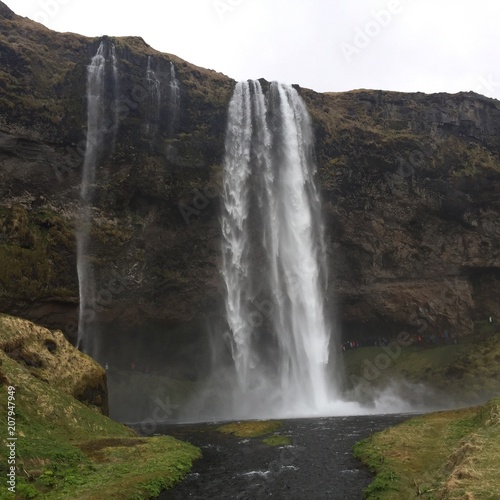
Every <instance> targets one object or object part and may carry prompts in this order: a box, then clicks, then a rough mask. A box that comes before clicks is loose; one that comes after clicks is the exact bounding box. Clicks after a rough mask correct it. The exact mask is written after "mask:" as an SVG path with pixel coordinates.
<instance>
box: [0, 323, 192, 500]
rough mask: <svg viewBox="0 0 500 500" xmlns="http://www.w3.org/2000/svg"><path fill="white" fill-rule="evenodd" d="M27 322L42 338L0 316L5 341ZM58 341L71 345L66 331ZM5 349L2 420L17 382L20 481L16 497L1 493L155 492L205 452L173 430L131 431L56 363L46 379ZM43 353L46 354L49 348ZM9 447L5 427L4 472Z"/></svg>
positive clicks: (0, 458) (0, 377)
mask: <svg viewBox="0 0 500 500" xmlns="http://www.w3.org/2000/svg"><path fill="white" fill-rule="evenodd" d="M13 325H14V326H17V328H16V327H13ZM22 327H24V328H25V329H26V330H30V331H32V336H33V337H35V338H37V334H36V329H37V328H38V327H36V326H35V325H32V324H31V323H29V322H24V321H21V320H15V319H13V318H10V317H5V316H2V317H0V339H1V341H2V344H3V345H8V344H9V337H11V339H12V341H11V345H12V343H13V342H14V343H15V342H16V339H19V338H20V337H22V336H23V335H22V334H23V332H22ZM40 335H41V334H38V337H39V336H40ZM56 340H57V342H58V345H59V347H58V349H59V350H65V351H68V352H69V351H71V349H72V348H71V346H69V345H65V346H64V347H62V345H61V344H62V342H64V339H63V338H62V335H61V336H60V338H59V337H58V338H57V339H56ZM34 345H35V343H34V344H32V345H31V349H32V350H31V352H32V353H33V352H34V351H33V346H34ZM51 348H52V347H51ZM46 350H47V351H48V353H49V354H48V355H52V354H51V353H50V351H49V350H48V349H46ZM7 351H8V354H7V353H6V352H5V351H4V350H3V349H2V350H0V401H1V405H0V408H1V410H0V418H1V419H2V421H3V422H6V421H7V417H6V410H7V398H8V389H9V387H14V388H15V419H16V422H15V424H16V425H15V434H16V437H17V438H18V439H17V441H16V477H17V485H16V496H15V495H13V494H12V493H9V492H8V491H7V490H6V488H4V487H2V489H1V490H0V498H2V499H3V498H6V499H7V498H19V499H24V498H48V499H50V498H54V499H71V500H73V499H76V498H78V499H95V500H97V499H103V500H104V499H110V498H115V499H142V498H152V497H154V496H157V495H158V494H159V493H160V491H161V490H162V489H164V488H168V487H169V486H172V485H173V484H175V483H176V482H178V481H179V480H181V479H182V478H183V476H184V475H185V474H186V473H187V471H188V470H189V469H190V467H191V463H192V461H193V460H194V459H196V458H198V457H199V456H200V452H199V450H198V449H197V448H195V447H194V446H191V445H189V444H186V443H182V442H180V441H177V440H175V439H173V438H171V437H168V436H162V437H154V438H140V437H137V436H136V434H135V433H134V432H133V431H132V430H131V429H129V428H127V427H125V426H124V425H122V424H118V423H116V422H114V421H112V420H110V419H108V418H107V417H105V416H103V415H102V414H101V413H100V412H99V411H98V410H97V409H96V408H95V407H93V406H89V405H86V404H83V403H81V402H79V401H77V400H76V399H75V398H74V397H73V396H71V395H70V394H69V393H68V392H71V391H68V389H67V386H68V381H67V380H65V378H64V376H62V375H60V374H61V373H62V372H61V370H62V369H63V368H62V367H58V368H57V369H56V368H55V367H54V371H53V373H52V374H51V375H50V376H49V375H48V374H47V379H49V378H50V380H48V381H47V380H44V378H43V377H41V376H37V373H36V372H34V371H33V369H34V367H33V366H31V365H32V363H31V358H26V357H25V358H24V359H22V358H19V357H18V356H17V355H14V356H13V355H12V353H13V351H11V350H10V351H9V349H7ZM23 352H28V350H27V349H26V350H25V351H23ZM73 354H74V357H75V359H76V358H78V357H83V358H85V360H86V362H87V363H88V364H89V365H91V364H92V363H93V362H92V360H90V358H87V357H86V356H84V355H83V354H80V353H78V352H77V351H76V350H74V353H73ZM54 355H56V354H54ZM39 356H40V359H41V360H43V359H44V357H45V356H46V353H40V354H39ZM13 358H16V359H13ZM73 362H74V364H75V366H84V365H83V364H82V363H80V365H78V363H77V361H73ZM98 368H99V367H97V368H96V369H98ZM67 369H68V370H70V367H67ZM57 370H59V371H57ZM77 375H78V374H77V373H75V377H76V376H77ZM6 445H7V434H6V432H5V427H4V432H3V433H2V436H1V451H0V474H1V476H2V477H4V478H5V477H6V474H7V472H8V469H7V467H8V464H7V454H8V452H9V450H8V448H7V446H6Z"/></svg>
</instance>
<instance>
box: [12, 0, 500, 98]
mask: <svg viewBox="0 0 500 500" xmlns="http://www.w3.org/2000/svg"><path fill="white" fill-rule="evenodd" d="M3 1H4V2H5V3H6V4H7V5H8V6H9V7H10V8H11V9H12V10H13V11H14V12H16V13H17V14H20V15H23V16H26V17H29V18H31V19H34V20H37V21H40V22H42V23H43V24H45V25H46V26H47V27H49V28H51V29H54V30H57V31H71V32H76V33H81V34H83V35H88V36H99V35H104V34H107V35H115V36H119V35H137V36H141V37H142V38H144V40H145V41H146V42H147V43H148V44H149V45H151V46H152V47H154V48H155V49H157V50H160V51H162V52H168V53H171V54H175V55H177V56H179V57H181V58H183V59H185V60H187V61H189V62H191V63H194V64H197V65H199V66H203V67H205V68H210V69H214V70H217V71H220V72H222V73H224V74H226V75H228V76H230V77H232V78H234V79H236V80H242V79H248V78H261V77H263V78H266V79H267V80H279V81H282V82H285V83H298V84H300V85H301V86H303V87H309V88H312V89H314V90H316V91H343V90H351V89H357V88H369V89H386V90H400V91H408V92H410V91H411V92H412V91H422V92H458V91H461V90H465V91H467V90H473V91H476V92H478V93H481V94H484V95H487V96H489V97H495V98H497V99H500V57H499V54H500V1H499V0H475V1H472V0H160V1H159V0H140V1H139V0H137V1H131V0H121V1H114V0H3Z"/></svg>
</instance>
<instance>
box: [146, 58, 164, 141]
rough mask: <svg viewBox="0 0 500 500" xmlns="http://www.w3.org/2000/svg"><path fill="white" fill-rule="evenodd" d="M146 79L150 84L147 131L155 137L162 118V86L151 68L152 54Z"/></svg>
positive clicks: (148, 84)
mask: <svg viewBox="0 0 500 500" xmlns="http://www.w3.org/2000/svg"><path fill="white" fill-rule="evenodd" d="M146 81H147V86H148V99H149V102H148V116H147V122H146V133H147V134H148V135H149V136H151V137H153V136H154V135H155V134H156V130H157V128H158V123H159V120H160V102H161V86H160V80H159V79H158V77H157V76H156V73H155V72H154V71H153V70H152V69H151V56H148V66H147V69H146Z"/></svg>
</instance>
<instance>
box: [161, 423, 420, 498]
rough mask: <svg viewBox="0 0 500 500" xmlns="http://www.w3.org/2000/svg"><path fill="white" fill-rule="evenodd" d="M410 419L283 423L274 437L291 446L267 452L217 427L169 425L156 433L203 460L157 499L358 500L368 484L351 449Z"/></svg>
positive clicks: (253, 440)
mask: <svg viewBox="0 0 500 500" xmlns="http://www.w3.org/2000/svg"><path fill="white" fill-rule="evenodd" d="M411 416H413V414H391V415H364V416H350V417H324V418H308V419H290V420H282V422H283V427H282V428H281V430H280V431H279V434H281V435H286V436H289V437H290V439H291V442H292V445H289V446H285V447H270V446H267V445H265V444H263V443H262V442H261V439H262V438H251V439H243V438H237V437H234V436H228V435H224V434H221V433H219V432H217V431H216V428H217V425H207V424H183V425H168V426H163V427H162V428H161V429H160V433H162V434H168V435H171V436H174V437H176V438H178V439H181V440H184V441H188V442H190V443H192V444H194V445H196V446H198V447H199V448H201V450H202V453H203V458H202V459H200V460H198V461H196V462H195V463H194V465H193V468H192V470H191V473H190V474H188V476H187V477H186V479H185V480H184V481H183V482H182V483H180V484H178V485H177V486H175V487H174V488H172V489H170V490H168V491H165V492H163V493H162V494H161V496H160V497H159V498H160V499H161V500H165V499H178V500H181V499H182V500H184V499H200V500H207V499H210V500H212V499H215V500H223V499H234V500H247V499H249V500H252V499H256V500H259V499H265V498H274V499H283V500H285V499H286V500H295V499H297V500H299V499H300V500H316V499H318V500H319V499H329V500H340V499H343V500H346V499H348V500H351V499H352V500H355V499H356V500H359V499H362V498H363V494H362V491H363V489H364V488H366V486H368V484H369V483H370V482H371V481H372V479H373V476H372V475H371V473H370V471H369V470H368V469H367V468H366V467H365V466H364V465H363V464H362V463H360V462H359V461H358V460H356V459H355V458H354V457H353V455H352V446H353V445H354V443H356V442H357V441H359V440H361V439H364V438H366V437H368V436H370V435H371V434H373V433H374V432H378V431H380V430H383V429H385V428H387V427H389V426H392V425H395V424H398V423H400V422H402V421H404V420H406V419H408V418H410V417H411Z"/></svg>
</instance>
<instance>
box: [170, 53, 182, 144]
mask: <svg viewBox="0 0 500 500" xmlns="http://www.w3.org/2000/svg"><path fill="white" fill-rule="evenodd" d="M169 76H170V77H169V87H170V95H169V112H170V118H169V129H170V130H169V133H170V135H172V134H173V133H174V131H175V126H176V124H177V119H178V117H179V111H180V105H181V89H180V85H179V80H177V74H176V72H175V66H174V63H173V62H170V75H169Z"/></svg>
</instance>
